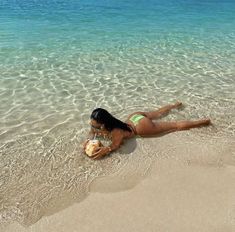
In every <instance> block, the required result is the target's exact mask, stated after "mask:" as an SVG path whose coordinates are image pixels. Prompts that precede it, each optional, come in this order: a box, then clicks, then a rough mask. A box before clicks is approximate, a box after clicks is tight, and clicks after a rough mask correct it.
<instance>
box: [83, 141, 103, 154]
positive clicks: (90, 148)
mask: <svg viewBox="0 0 235 232" xmlns="http://www.w3.org/2000/svg"><path fill="white" fill-rule="evenodd" d="M102 146H103V144H102V143H101V142H100V141H99V140H97V139H92V140H89V141H88V142H87V144H86V147H85V152H86V154H87V155H88V156H92V155H94V153H95V152H96V150H97V148H99V147H102Z"/></svg>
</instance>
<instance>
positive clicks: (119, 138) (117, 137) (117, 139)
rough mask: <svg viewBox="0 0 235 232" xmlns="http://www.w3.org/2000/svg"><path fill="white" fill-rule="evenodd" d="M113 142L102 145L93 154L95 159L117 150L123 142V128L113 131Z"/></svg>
mask: <svg viewBox="0 0 235 232" xmlns="http://www.w3.org/2000/svg"><path fill="white" fill-rule="evenodd" d="M111 135H112V143H111V144H110V146H108V147H101V148H99V150H98V151H97V152H96V153H95V154H94V155H93V156H92V158H93V159H99V158H101V157H103V156H105V155H107V154H109V153H110V152H112V151H115V150H117V149H118V148H119V147H120V146H121V144H122V143H123V140H124V136H123V133H122V131H121V130H115V129H114V130H113V131H112V133H111Z"/></svg>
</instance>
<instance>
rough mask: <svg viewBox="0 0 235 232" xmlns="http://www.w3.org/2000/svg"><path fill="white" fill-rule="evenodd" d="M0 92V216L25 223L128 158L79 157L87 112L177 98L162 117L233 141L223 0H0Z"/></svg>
mask: <svg viewBox="0 0 235 232" xmlns="http://www.w3.org/2000/svg"><path fill="white" fill-rule="evenodd" d="M0 99H1V104H0V156H1V162H0V165H1V167H0V172H1V182H0V199H1V206H2V207H1V209H0V213H1V215H2V216H1V219H2V220H3V221H4V220H5V221H7V220H12V219H14V220H18V221H20V222H21V223H22V224H25V225H28V224H32V223H33V222H35V221H37V220H38V219H39V218H40V217H42V216H43V215H44V213H43V212H44V211H45V207H46V205H49V206H50V207H52V208H53V204H55V202H54V201H53V200H52V199H61V198H63V197H64V198H66V197H68V194H71V197H70V199H75V200H77V199H82V198H83V196H85V195H86V193H87V186H88V184H89V182H90V181H91V180H92V178H94V177H96V176H99V175H105V174H108V173H110V172H114V171H115V170H116V169H118V165H122V164H125V162H127V159H131V158H129V157H128V158H126V157H125V156H123V155H121V154H119V153H118V152H117V153H116V154H114V155H113V156H112V157H110V158H108V159H105V160H103V161H101V162H99V163H97V162H94V161H91V160H89V159H88V158H86V157H85V156H84V155H82V154H81V148H80V147H79V144H80V143H81V141H83V139H84V138H85V137H86V131H87V130H88V124H87V121H88V119H89V115H90V112H91V111H92V109H94V108H95V107H104V108H106V109H108V110H110V112H112V113H113V114H115V115H116V116H117V117H119V118H121V119H125V117H126V116H127V115H128V113H131V112H132V111H136V110H137V111H138V110H150V109H154V108H156V107H159V106H161V105H164V104H168V103H172V102H174V101H176V100H179V101H182V102H183V103H185V105H186V108H185V110H184V111H181V112H180V113H177V112H175V113H174V114H173V115H172V116H170V117H169V119H178V120H181V119H186V118H187V119H197V118H201V117H210V118H211V119H212V121H213V122H214V124H215V125H214V128H212V129H208V130H204V131H203V132H200V131H196V132H193V133H202V135H204V134H207V135H209V136H212V137H220V136H221V137H229V138H230V137H234V130H235V124H234V115H235V1H234V0H224V1H217V0H205V1H202V0H197V1H195V0H188V1H187V0H174V1H173V0H169V1H163V0H150V1H142V0H140V1H135V0H126V1H122V0H120V1H113V0H110V1H108V0H106V1H104V0H103V1H102V0H96V1H95V0H94V1H93V0H87V1H83V0H82V1H78V0H77V1H76V0H71V1H65V0H58V1H57V0H51V1H49V0H38V1H36V0H34V1H32V0H27V1H26V0H15V1H13V0H0ZM110 166H112V167H111V168H110ZM29 189H30V191H29ZM36 193H38V194H36ZM63 194H64V195H63ZM6 196H7V197H6ZM26 199H28V200H26ZM30 210H31V211H30ZM43 210H44V211H43ZM29 212H30V213H29Z"/></svg>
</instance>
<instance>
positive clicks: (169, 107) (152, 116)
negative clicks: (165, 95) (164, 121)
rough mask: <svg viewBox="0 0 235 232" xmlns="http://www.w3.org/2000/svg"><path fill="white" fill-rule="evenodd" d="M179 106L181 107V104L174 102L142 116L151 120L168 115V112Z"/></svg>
mask: <svg viewBox="0 0 235 232" xmlns="http://www.w3.org/2000/svg"><path fill="white" fill-rule="evenodd" d="M181 106H182V103H181V102H176V103H175V104H173V105H167V106H164V107H162V108H160V109H158V110H155V111H150V112H144V114H145V115H146V117H148V118H149V119H151V120H153V119H156V118H159V117H162V116H163V115H166V114H168V113H169V112H170V110H172V109H175V108H179V107H181Z"/></svg>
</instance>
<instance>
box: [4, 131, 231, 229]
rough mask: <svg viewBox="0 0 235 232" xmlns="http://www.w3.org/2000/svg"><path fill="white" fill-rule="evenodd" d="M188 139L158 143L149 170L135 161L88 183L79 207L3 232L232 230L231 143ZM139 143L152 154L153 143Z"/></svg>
mask: <svg viewBox="0 0 235 232" xmlns="http://www.w3.org/2000/svg"><path fill="white" fill-rule="evenodd" d="M188 135H189V134H188V133H187V132H183V133H179V134H171V135H167V136H163V137H161V138H158V140H157V143H158V146H157V147H158V151H159V152H158V154H161V155H158V156H157V157H155V159H151V166H150V167H149V168H148V169H146V164H144V166H145V168H144V169H141V166H142V165H141V164H139V159H138V157H137V158H136V159H133V162H132V163H129V164H128V165H127V166H125V167H123V168H122V169H121V170H120V171H119V173H116V174H113V175H112V176H108V177H102V178H98V179H96V180H95V181H93V183H92V184H91V185H90V193H89V196H88V197H87V198H86V199H85V200H83V201H82V202H80V203H75V204H73V205H72V206H70V207H67V208H65V209H64V210H62V211H58V212H57V213H54V214H52V215H50V216H46V217H43V218H42V219H41V220H39V221H38V222H37V223H35V224H33V225H32V226H30V227H23V226H21V225H20V224H18V223H16V222H14V223H13V224H10V225H8V226H7V227H5V228H2V231H5V232H12V231H19V232H21V231H35V232H41V231H52V232H53V231H57V232H62V231H83V232H86V231H102V232H105V231H107V232H108V231H114V232H115V231H117V232H119V231H143V232H144V231H160V232H161V231H162V232H163V231H164V232H165V231H174V232H175V231H180V232H182V231H213V232H214V231H223V232H229V231H231V232H232V231H234V230H235V154H234V151H235V149H234V142H233V141H234V140H233V139H232V138H231V139H221V138H218V139H217V138H210V137H209V136H208V137H205V138H203V139H202V140H201V139H200V138H199V137H200V136H199V137H197V136H195V134H194V135H192V136H188ZM191 138H194V140H193V141H192V140H191ZM142 142H143V144H145V145H146V144H147V145H148V146H149V147H152V149H153V148H154V143H156V139H149V140H148V141H147V140H139V143H142ZM167 144H168V146H167ZM169 144H170V145H169ZM147 145H146V146H147ZM145 148H146V149H148V147H145ZM164 152H165V153H164ZM137 156H138V155H137ZM133 167H135V168H136V169H135V171H134V172H133ZM130 170H131V171H130Z"/></svg>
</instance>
